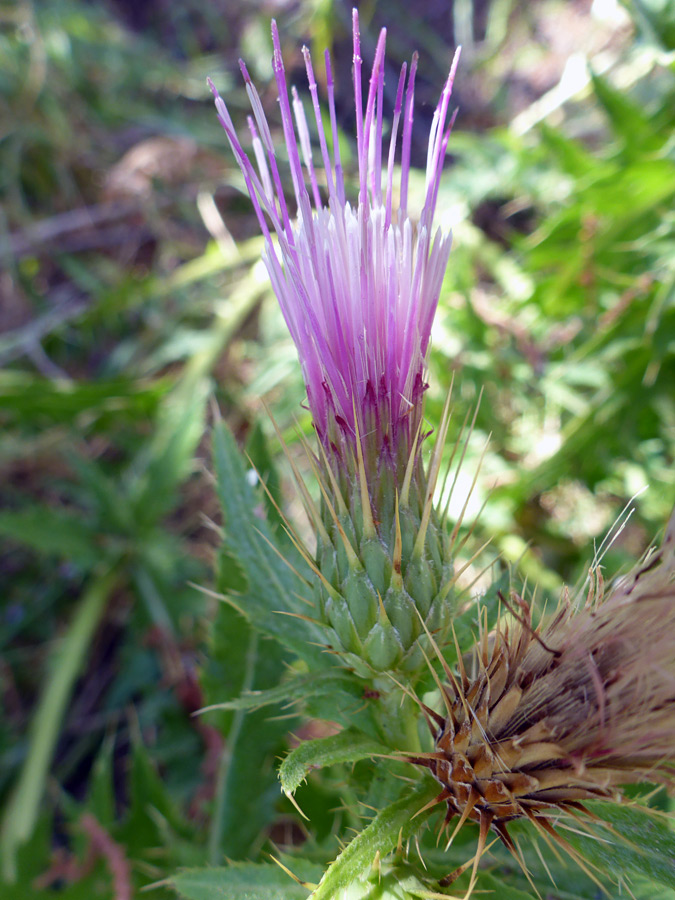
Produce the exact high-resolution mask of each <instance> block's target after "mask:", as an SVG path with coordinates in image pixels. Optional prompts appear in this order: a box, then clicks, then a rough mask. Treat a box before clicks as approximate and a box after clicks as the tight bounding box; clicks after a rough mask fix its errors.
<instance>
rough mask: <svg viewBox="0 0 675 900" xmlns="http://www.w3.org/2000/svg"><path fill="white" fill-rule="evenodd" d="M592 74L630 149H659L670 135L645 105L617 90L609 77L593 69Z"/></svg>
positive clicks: (618, 133) (596, 90)
mask: <svg viewBox="0 0 675 900" xmlns="http://www.w3.org/2000/svg"><path fill="white" fill-rule="evenodd" d="M591 78H592V82H593V88H594V90H595V96H596V97H597V98H598V100H599V101H600V103H601V104H602V106H603V108H604V110H605V112H606V113H607V115H608V117H609V119H610V122H611V123H612V128H613V129H614V131H615V133H616V134H617V135H618V136H619V137H621V138H623V139H624V141H625V143H626V149H627V150H628V151H629V153H631V154H636V153H638V154H639V153H648V152H650V151H651V152H655V151H657V150H659V149H660V147H661V146H662V145H663V142H664V141H665V139H666V136H665V135H661V134H659V133H658V132H657V131H656V130H655V128H654V125H653V124H652V123H651V122H650V121H649V119H648V118H647V116H645V115H644V113H643V111H642V109H641V108H640V107H639V106H637V105H636V104H635V103H634V102H633V101H632V100H630V99H629V98H628V97H627V96H626V94H625V93H623V92H621V91H617V90H615V89H614V88H613V87H612V85H611V84H610V83H609V81H607V79H606V78H603V77H602V76H600V75H596V74H595V73H593V72H591Z"/></svg>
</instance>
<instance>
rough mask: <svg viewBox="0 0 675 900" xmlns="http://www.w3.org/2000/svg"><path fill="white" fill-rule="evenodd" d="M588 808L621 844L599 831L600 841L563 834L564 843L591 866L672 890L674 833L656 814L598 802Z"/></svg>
mask: <svg viewBox="0 0 675 900" xmlns="http://www.w3.org/2000/svg"><path fill="white" fill-rule="evenodd" d="M587 806H588V808H589V809H590V810H591V811H592V812H593V813H594V814H595V815H597V816H599V817H600V818H601V819H602V820H603V821H604V822H607V823H608V825H609V826H611V828H612V829H614V831H616V832H618V833H619V834H620V835H621V836H622V837H623V838H625V840H624V841H622V840H619V839H617V837H616V835H615V834H612V833H611V832H607V833H605V832H604V831H601V830H598V835H599V837H600V840H597V839H594V838H592V837H589V838H585V837H582V836H581V835H580V834H579V833H578V832H576V831H574V832H566V833H565V837H566V838H567V840H568V841H569V842H570V843H571V844H572V845H573V846H574V847H576V848H577V849H578V850H580V851H581V852H582V853H583V854H584V856H585V857H586V858H587V859H589V860H590V861H591V862H592V863H595V864H596V865H598V866H600V867H601V868H602V869H604V870H606V871H607V872H608V873H609V874H611V875H613V876H615V877H616V876H619V875H622V874H626V875H629V874H635V875H642V876H647V877H649V878H652V879H654V881H658V882H659V883H660V884H663V885H665V886H666V887H669V888H675V832H673V829H672V827H671V826H670V825H669V823H668V822H667V821H665V820H664V819H663V818H662V817H660V816H659V814H658V813H654V812H650V811H649V810H646V809H640V808H639V807H636V806H625V805H624V806H622V805H619V804H617V803H603V802H601V801H597V802H593V803H588V804H587Z"/></svg>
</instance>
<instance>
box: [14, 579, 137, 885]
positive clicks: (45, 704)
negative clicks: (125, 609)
mask: <svg viewBox="0 0 675 900" xmlns="http://www.w3.org/2000/svg"><path fill="white" fill-rule="evenodd" d="M118 577H119V576H118V573H117V572H116V571H115V570H112V571H109V572H108V573H107V574H105V575H101V576H99V577H97V578H95V579H94V580H93V581H92V583H91V584H90V585H89V587H88V589H87V591H86V592H85V594H84V595H83V596H82V599H81V600H80V603H79V606H78V608H77V610H76V612H75V617H74V618H73V621H72V622H71V624H70V627H69V629H68V631H67V632H66V634H65V635H64V636H63V638H62V639H61V640H60V641H59V642H58V644H57V646H56V647H55V648H54V650H53V652H52V658H51V660H50V663H49V675H48V678H47V680H46V682H45V684H44V685H43V688H42V695H41V697H40V701H39V703H38V707H37V710H36V711H35V715H34V716H33V720H32V723H31V727H30V734H29V750H28V756H27V757H26V760H25V762H24V764H23V768H22V770H21V774H20V776H19V781H18V783H17V785H16V788H15V789H14V792H13V794H12V796H11V798H10V800H9V802H8V804H7V807H6V809H5V815H4V817H3V822H2V831H1V832H0V858H1V862H2V875H3V878H4V879H5V880H6V881H9V882H14V881H16V877H17V868H16V851H17V850H18V849H19V847H21V845H22V844H25V843H26V841H27V840H28V839H29V838H30V837H31V835H32V833H33V829H34V828H35V823H36V821H37V818H38V813H39V810H40V802H41V800H42V795H43V792H44V787H45V782H46V780H47V773H48V772H49V766H50V763H51V761H52V757H53V755H54V749H55V747H56V742H57V740H58V736H59V732H60V730H61V728H62V726H63V719H64V716H65V712H66V708H67V706H68V702H69V700H70V697H71V694H72V690H73V685H74V683H75V679H76V678H77V676H78V675H79V674H80V673H81V670H82V665H83V662H84V659H85V657H86V655H87V651H88V650H89V646H90V644H91V641H92V638H93V636H94V633H95V632H96V628H97V627H98V624H99V622H100V620H101V617H102V615H103V613H104V611H105V608H106V604H107V600H108V598H109V596H110V593H111V592H112V590H113V588H114V587H115V584H116V581H117V579H118Z"/></svg>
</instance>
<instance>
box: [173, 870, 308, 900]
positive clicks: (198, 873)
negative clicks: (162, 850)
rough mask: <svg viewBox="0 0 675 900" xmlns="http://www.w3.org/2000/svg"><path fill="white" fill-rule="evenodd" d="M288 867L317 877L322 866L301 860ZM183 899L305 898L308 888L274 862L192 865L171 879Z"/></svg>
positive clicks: (303, 874)
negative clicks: (217, 866)
mask: <svg viewBox="0 0 675 900" xmlns="http://www.w3.org/2000/svg"><path fill="white" fill-rule="evenodd" d="M288 868H289V869H290V870H291V871H292V872H293V873H294V874H295V875H297V876H298V877H300V878H302V880H306V881H316V880H318V878H319V877H320V875H321V869H320V868H319V867H318V866H314V865H312V864H310V863H305V862H304V861H301V860H294V861H293V862H290V863H289V864H288ZM170 883H171V885H172V886H173V887H174V888H175V890H176V891H177V893H178V894H179V895H180V896H181V897H185V898H186V900H306V898H307V888H304V887H303V886H302V885H300V884H298V883H297V882H295V881H293V880H292V879H291V878H290V877H289V876H288V875H287V874H286V873H285V872H284V871H283V869H281V868H280V867H279V866H277V865H271V864H268V865H263V864H255V863H232V864H231V865H229V866H227V867H226V868H219V869H216V868H214V869H191V870H189V871H187V872H181V873H179V874H178V875H175V876H174V877H173V878H172V879H171V882H170Z"/></svg>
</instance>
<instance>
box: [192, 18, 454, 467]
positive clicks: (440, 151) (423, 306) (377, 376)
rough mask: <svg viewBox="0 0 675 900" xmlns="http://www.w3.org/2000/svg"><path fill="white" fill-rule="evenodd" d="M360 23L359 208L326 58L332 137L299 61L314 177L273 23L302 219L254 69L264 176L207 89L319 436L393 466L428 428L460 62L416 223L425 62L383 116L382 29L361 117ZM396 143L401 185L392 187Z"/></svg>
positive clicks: (257, 153)
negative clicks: (413, 191)
mask: <svg viewBox="0 0 675 900" xmlns="http://www.w3.org/2000/svg"><path fill="white" fill-rule="evenodd" d="M352 21H353V41H354V44H353V48H354V49H353V53H354V60H353V80H354V103H355V110H356V138H357V154H358V164H359V192H358V199H357V202H356V203H350V202H347V201H346V200H345V184H344V178H343V172H342V165H341V161H340V152H339V146H338V130H337V115H336V111H335V91H334V83H333V74H332V70H331V65H330V58H329V55H328V53H326V56H325V76H326V85H327V93H328V112H329V122H330V128H329V129H328V131H327V132H326V130H325V128H324V120H323V117H322V114H321V108H320V104H319V97H318V89H317V83H316V77H315V74H314V67H313V63H312V58H311V55H310V52H309V50H308V49H307V48H306V47H303V50H302V53H303V58H304V62H305V68H306V72H307V83H308V88H309V94H310V114H311V119H312V128H313V130H314V131H315V133H316V134H317V135H318V142H319V160H320V166H319V168H318V169H317V167H316V165H315V160H314V157H313V150H312V145H311V139H310V123H309V121H308V118H307V114H306V112H305V106H304V104H303V102H302V100H301V99H300V97H299V95H298V94H297V92H296V91H295V90H293V92H292V97H291V99H290V100H289V93H288V86H287V83H286V74H285V70H284V64H283V58H282V53H281V42H280V39H279V32H278V29H277V26H276V23H275V22H272V39H273V45H274V58H273V70H274V75H275V79H276V82H277V88H278V92H279V106H280V110H281V121H282V127H283V134H284V140H285V144H286V153H287V158H288V167H289V169H290V174H291V179H292V183H293V189H294V193H295V202H296V213H295V217H294V218H293V219H292V217H291V214H290V212H289V209H288V206H287V203H286V198H285V195H284V191H283V187H282V180H281V175H280V171H279V166H278V163H277V156H276V150H275V147H274V144H273V141H272V136H271V132H270V129H269V126H268V123H267V119H266V117H265V113H264V111H263V107H262V103H261V101H260V98H259V96H258V93H257V91H256V89H255V86H254V85H253V83H252V82H251V79H250V77H249V74H248V71H247V69H246V66H245V64H244V63H243V62H240V66H241V70H242V74H243V76H244V79H245V82H246V90H247V92H248V95H249V99H250V102H251V106H252V111H253V118H252V119H251V120H250V132H251V136H252V144H253V151H254V152H253V157H254V159H255V165H254V163H253V162H252V161H251V158H250V157H249V154H248V153H247V152H246V151H245V150H244V148H243V146H242V144H241V142H240V140H239V138H238V136H237V134H236V132H235V130H234V127H233V125H232V120H231V117H230V115H229V113H228V111H227V107H226V106H225V103H224V102H223V100H222V98H221V97H220V96H219V95H218V92H217V91H216V89H215V87H214V86H213V84H212V82H211V81H210V80H209V87H210V88H211V90H212V92H213V94H214V97H215V100H216V107H217V110H218V117H219V120H220V122H221V124H222V125H223V128H224V129H225V132H226V134H227V137H228V139H229V141H230V144H231V145H232V149H233V151H234V154H235V156H236V159H237V162H238V164H239V166H240V168H241V170H242V173H243V175H244V179H245V182H246V187H247V189H248V191H249V193H250V195H251V199H252V201H253V206H254V209H255V212H256V214H257V216H258V219H259V222H260V226H261V229H262V231H263V235H264V236H265V241H266V247H265V252H264V260H265V263H266V265H267V269H268V271H269V275H270V279H271V281H272V286H273V288H274V291H275V293H276V295H277V298H278V300H279V303H280V305H281V309H282V312H283V314H284V317H285V320H286V323H287V325H288V328H289V330H290V332H291V335H292V337H293V340H294V341H295V344H296V346H297V348H298V353H299V356H300V362H301V365H302V370H303V375H304V379H305V384H306V387H307V395H308V400H309V405H310V408H311V411H312V415H313V418H314V423H315V427H316V429H317V432H318V434H319V437H320V438H321V440H322V442H323V443H324V446H325V447H327V448H330V449H331V450H332V451H337V452H338V454H341V453H343V452H346V453H347V454H349V453H350V452H352V453H353V451H354V449H355V441H356V439H357V435H359V436H360V439H361V440H362V442H363V444H364V449H366V448H367V447H370V448H371V449H372V448H373V447H375V448H387V449H388V451H389V453H390V454H392V458H395V457H396V456H397V455H398V450H399V449H402V450H403V451H406V450H409V449H410V447H411V445H412V441H414V439H415V436H416V433H417V430H418V427H419V425H420V422H421V416H422V400H423V391H424V386H425V371H426V355H427V351H428V347H429V339H430V333H431V325H432V321H433V317H434V313H435V310H436V305H437V303H438V297H439V293H440V289H441V283H442V280H443V275H444V271H445V267H446V264H447V260H448V254H449V252H450V243H451V238H450V235H449V234H442V233H441V232H440V231H437V232H436V234H435V235H432V222H433V217H434V210H435V206H436V201H437V197H438V188H439V184H440V178H441V172H442V168H443V161H444V158H445V152H446V148H447V143H448V138H449V134H450V130H451V128H452V123H453V121H454V116H452V117H450V118H449V104H450V95H451V92H452V85H453V80H454V76H455V71H456V68H457V62H458V59H459V49H458V50H457V52H456V53H455V56H454V59H453V62H452V66H451V69H450V73H449V75H448V79H447V81H446V83H445V86H444V88H443V91H442V93H441V97H440V100H439V103H438V106H437V107H436V110H435V112H434V117H433V122H432V126H431V133H430V136H429V147H428V154H427V169H426V186H425V200H424V206H423V208H422V211H421V214H420V218H419V223H418V224H417V225H414V224H413V222H412V221H411V219H410V217H409V215H408V179H409V172H410V149H411V142H412V126H413V112H414V91H415V75H416V71H417V54H415V55H414V56H413V59H412V63H411V65H410V67H409V68H408V67H407V66H406V65H405V64H404V66H403V68H402V70H401V74H400V77H399V80H398V88H397V91H396V99H395V103H394V107H393V109H392V110H390V111H389V113H387V111H386V110H385V109H384V79H385V44H386V30H385V29H382V31H381V33H380V35H379V39H378V42H377V47H376V50H375V59H374V62H373V66H372V70H371V74H370V79H369V81H368V86H367V96H366V99H365V110H364V106H363V94H362V90H363V85H362V59H361V43H360V33H359V17H358V12H357V10H354V11H353V20H352ZM385 115H389V116H390V125H391V128H390V135H389V139H388V146H386V147H383V130H384V125H383V122H384V119H385ZM399 132H400V135H399ZM399 136H400V182H399V184H398V185H396V183H395V179H394V167H395V162H396V158H397V156H398V154H399ZM321 173H322V174H321ZM383 182H384V184H383ZM396 195H398V198H399V203H398V209H397V210H396V209H395V198H396ZM270 226H271V227H270ZM273 233H274V234H275V235H276V240H274V238H273ZM370 455H371V454H368V456H370Z"/></svg>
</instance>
